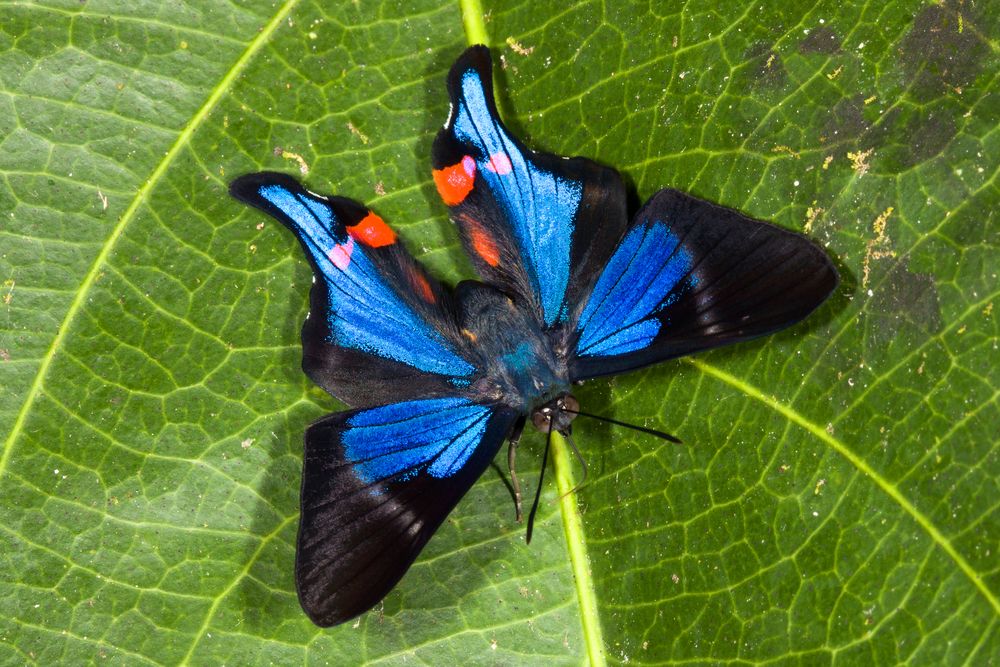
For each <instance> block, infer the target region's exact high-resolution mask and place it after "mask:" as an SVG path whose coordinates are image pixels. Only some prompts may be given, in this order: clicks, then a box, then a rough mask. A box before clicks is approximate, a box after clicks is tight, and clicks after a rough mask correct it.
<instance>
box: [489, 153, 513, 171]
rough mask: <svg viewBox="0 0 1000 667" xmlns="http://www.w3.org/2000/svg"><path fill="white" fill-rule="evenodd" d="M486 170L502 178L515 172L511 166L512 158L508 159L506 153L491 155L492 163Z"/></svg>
mask: <svg viewBox="0 0 1000 667" xmlns="http://www.w3.org/2000/svg"><path fill="white" fill-rule="evenodd" d="M486 168H487V169H489V170H490V171H492V172H493V173H494V174H499V175H500V176H505V175H506V174H509V173H510V172H511V170H513V167H512V166H511V164H510V158H509V157H507V154H506V153H494V154H493V155H491V156H490V162H489V164H487V165H486Z"/></svg>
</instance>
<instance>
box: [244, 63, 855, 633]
mask: <svg viewBox="0 0 1000 667" xmlns="http://www.w3.org/2000/svg"><path fill="white" fill-rule="evenodd" d="M491 66H492V63H491V59H490V54H489V50H488V49H487V48H486V47H484V46H474V47H472V48H470V49H468V50H467V51H466V52H465V53H464V54H462V56H461V57H459V59H458V61H457V62H456V63H455V65H454V66H453V67H452V69H451V72H450V74H449V77H448V90H449V93H450V95H451V113H450V116H449V118H448V122H447V123H446V124H445V127H444V129H443V130H441V132H440V133H439V134H438V136H437V138H436V140H435V142H434V148H433V165H434V170H433V177H434V183H435V184H436V186H437V189H438V192H439V193H440V195H441V197H442V199H443V200H444V202H445V204H447V206H448V207H449V209H450V213H451V218H452V220H453V221H454V222H455V223H456V224H457V225H458V228H459V230H460V233H461V237H462V241H463V244H464V247H465V250H466V251H467V253H468V254H469V257H470V258H471V259H472V262H473V264H474V265H475V268H476V269H477V271H478V273H479V275H480V276H481V277H482V279H483V281H482V282H480V281H471V280H470V281H464V282H461V283H459V284H458V286H457V287H456V288H454V290H452V289H449V288H447V287H446V286H444V285H442V284H441V283H440V282H438V281H437V280H435V279H434V277H433V276H431V275H430V274H429V273H428V272H427V271H426V270H425V269H424V267H423V266H421V265H420V263H419V262H417V261H416V260H415V259H414V258H413V256H412V255H410V254H409V253H408V252H407V251H406V249H405V248H404V247H403V246H402V244H401V243H400V242H399V239H398V238H397V237H396V234H395V233H394V232H393V230H392V229H391V228H390V227H389V226H388V225H386V223H385V222H384V221H383V220H382V219H381V218H379V217H378V216H377V215H376V214H375V213H373V212H372V211H370V210H369V209H367V208H366V207H365V206H363V205H361V204H358V203H357V202H354V201H351V200H349V199H344V198H340V197H325V196H322V195H318V194H315V193H313V192H310V191H308V190H306V189H304V188H303V187H302V186H301V185H300V184H299V183H298V182H297V181H295V180H294V179H292V178H290V177H288V176H285V175H282V174H277V173H269V172H264V173H256V174H248V175H246V176H242V177H240V178H238V179H236V180H235V181H234V182H233V183H232V185H231V188H230V192H231V194H232V195H233V196H234V197H236V198H237V199H239V200H240V201H243V202H246V203H248V204H250V205H252V206H255V207H257V208H259V209H261V210H263V211H265V212H266V213H268V214H270V215H272V216H274V217H275V218H277V219H278V220H279V221H281V222H282V223H283V224H284V225H285V226H286V227H288V228H289V229H290V230H291V231H292V232H293V233H294V234H295V235H296V237H297V238H298V239H299V241H300V242H301V244H302V247H303V248H304V249H305V252H306V256H307V258H308V259H309V262H310V263H311V264H312V268H313V271H314V272H315V280H314V282H313V287H312V290H311V292H310V314H309V316H308V318H307V319H306V322H305V324H304V326H303V328H302V368H303V370H304V371H305V373H306V374H307V375H308V376H309V377H310V378H311V379H312V380H313V381H314V382H315V383H316V384H318V385H319V386H321V387H322V388H323V389H325V390H326V391H328V392H329V393H330V394H332V395H333V396H335V397H336V398H338V399H340V400H341V401H343V402H344V403H346V404H348V405H350V406H353V409H351V410H347V411H344V412H339V413H336V414H331V415H328V416H326V417H324V418H322V419H320V420H319V421H317V422H316V423H314V424H312V425H311V426H310V427H309V428H308V430H307V431H306V435H305V457H304V466H303V479H302V506H301V510H302V514H301V519H300V525H299V534H298V545H297V551H296V564H295V579H296V587H297V589H298V594H299V600H300V602H301V603H302V607H303V609H304V610H305V612H306V613H307V614H308V615H309V617H310V618H311V619H312V620H313V621H314V622H315V623H316V624H317V625H320V626H329V625H335V624H337V623H343V622H344V621H347V620H349V619H351V618H353V617H355V616H357V615H359V614H361V613H363V612H365V611H367V610H368V609H370V608H371V607H373V606H374V605H375V604H377V603H378V602H379V601H380V600H381V599H382V598H383V597H384V596H385V595H386V594H387V593H388V592H389V590H390V589H392V587H393V586H394V585H395V584H396V583H397V582H398V581H399V580H400V578H401V577H402V576H403V574H404V573H405V572H406V570H407V569H408V568H409V566H410V564H411V563H412V562H413V560H414V559H415V558H416V557H417V554H419V552H420V550H421V549H422V548H423V546H424V545H425V544H426V543H427V540H428V539H430V537H431V535H432V534H433V533H434V531H435V530H436V529H437V528H438V526H440V525H441V523H442V521H444V519H445V517H446V516H447V515H448V513H449V512H450V511H451V510H452V508H453V507H454V506H455V505H456V503H458V501H459V499H461V497H462V496H463V495H465V493H466V491H468V489H469V488H470V487H471V486H472V484H473V482H475V480H476V479H477V478H478V477H479V476H480V475H481V474H482V472H483V471H484V470H485V469H486V467H487V466H488V465H489V464H490V462H491V461H493V459H494V457H495V455H496V454H497V452H498V451H499V449H500V447H501V446H502V444H503V443H504V442H505V441H507V440H509V441H511V445H512V447H513V446H514V445H516V442H517V440H518V438H519V436H520V433H521V429H522V428H523V427H524V425H525V423H526V421H527V420H528V419H529V418H530V419H531V420H532V422H533V423H534V424H535V425H536V426H538V427H539V428H540V429H541V430H542V431H548V432H551V431H553V430H555V431H558V432H561V433H567V434H568V432H569V430H570V423H571V422H572V420H573V418H574V417H575V416H576V415H577V414H581V413H580V411H579V404H578V403H577V402H576V400H575V399H574V398H573V396H572V395H571V394H570V387H571V386H572V385H573V384H574V383H579V382H581V381H584V380H589V379H591V378H595V377H599V376H603V375H612V374H615V373H622V372H625V371H630V370H634V369H637V368H641V367H643V366H647V365H649V364H653V363H657V362H660V361H663V360H665V359H671V358H674V357H679V356H681V355H686V354H691V353H693V352H698V351H701V350H707V349H709V348H713V347H717V346H720V345H725V344H728V343H735V342H738V341H743V340H748V339H751V338H755V337H757V336H762V335H764V334H768V333H771V332H774V331H777V330H779V329H782V328H784V327H787V326H789V325H791V324H793V323H795V322H797V321H799V320H801V319H802V318H803V317H805V316H806V315H807V314H809V313H810V312H811V311H812V310H814V309H815V308H816V307H817V306H818V305H819V304H820V303H822V302H823V301H824V300H825V299H826V298H827V296H829V294H830V293H831V292H832V291H833V289H834V287H835V286H836V285H837V281H838V277H837V272H836V270H835V269H834V267H833V264H832V263H831V262H830V260H829V258H828V257H827V255H826V254H825V253H824V252H823V251H822V250H821V249H819V248H818V247H817V246H815V245H814V244H813V243H811V242H810V241H809V240H807V239H806V238H804V237H802V236H800V235H798V234H794V233H792V232H789V231H785V230H783V229H780V228H778V227H775V226H773V225H770V224H767V223H764V222H760V221H757V220H753V219H751V218H748V217H745V216H743V215H741V214H740V213H737V212H736V211H733V210H730V209H727V208H722V207H719V206H716V205H714V204H710V203H708V202H706V201H702V200H700V199H697V198H695V197H692V196H690V195H686V194H683V193H681V192H678V191H676V190H661V191H660V192H658V193H656V194H655V195H653V197H652V198H651V199H650V200H649V201H648V202H646V204H645V205H644V206H643V207H642V208H641V209H640V210H639V211H638V213H637V214H636V215H635V217H634V218H633V219H632V221H631V222H629V219H628V216H627V212H626V193H625V186H624V184H623V182H622V179H621V177H620V176H619V174H618V172H616V171H615V170H613V169H610V168H607V167H604V166H601V165H599V164H597V163H595V162H592V161H590V160H587V159H583V158H569V159H567V158H562V157H559V156H555V155H549V154H546V153H538V152H535V151H532V150H529V149H528V148H526V147H525V146H524V145H523V144H522V143H521V142H520V141H519V140H518V139H517V138H516V137H514V136H512V135H511V134H510V133H509V132H508V130H507V129H506V128H505V127H504V125H503V123H501V122H500V118H499V115H498V113H497V108H496V104H495V102H494V99H493V89H492V82H491ZM514 479H516V478H514ZM512 481H513V480H512ZM518 514H519V515H520V503H519V497H518Z"/></svg>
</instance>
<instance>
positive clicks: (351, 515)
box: [295, 397, 517, 626]
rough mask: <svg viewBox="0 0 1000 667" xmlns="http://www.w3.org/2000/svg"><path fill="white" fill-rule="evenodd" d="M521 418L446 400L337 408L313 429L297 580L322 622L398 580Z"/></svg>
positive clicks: (308, 607)
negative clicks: (345, 408) (342, 409)
mask: <svg viewBox="0 0 1000 667" xmlns="http://www.w3.org/2000/svg"><path fill="white" fill-rule="evenodd" d="M516 417H517V415H516V414H515V413H513V412H511V411H509V410H507V409H506V408H502V407H492V406H487V405H481V404H477V403H474V402H472V401H470V400H468V399H465V398H459V397H446V398H434V399H422V400H415V401H407V402H403V403H395V404H390V405H386V406H382V407H377V408H370V409H365V410H354V411H349V412H341V413H337V414H333V415H329V416H328V417H325V418H323V419H321V420H320V421H318V422H316V423H315V424H313V425H312V426H311V427H310V428H309V430H308V431H307V432H306V453H305V461H304V469H303V476H302V513H301V518H300V523H299V536H298V546H297V549H296V563H295V582H296V587H297V589H298V593H299V601H300V602H301V603H302V607H303V609H304V610H305V611H306V613H307V614H308V615H309V617H310V618H311V619H312V620H313V621H314V622H315V623H316V624H317V625H321V626H329V625H336V624H337V623H343V622H344V621H346V620H349V619H351V618H353V617H355V616H357V615H358V614H361V613H364V612H365V611H367V610H368V609H370V608H371V607H372V606H374V605H375V604H377V603H378V602H379V600H381V599H382V598H383V597H384V596H385V595H386V593H388V592H389V590H390V589H391V588H392V587H393V586H395V585H396V582H398V581H399V580H400V578H401V577H402V576H403V574H405V572H406V570H407V569H408V568H409V567H410V564H411V563H412V562H413V560H414V559H415V558H416V557H417V554H419V553H420V550H421V549H422V548H423V547H424V545H425V544H426V543H427V540H429V539H430V537H431V535H433V534H434V531H435V530H437V528H438V526H439V525H441V522H442V521H444V519H445V517H446V516H447V515H448V513H449V512H451V510H452V508H453V507H454V506H455V505H456V503H458V501H459V499H461V497H462V496H463V495H465V492H466V491H468V490H469V487H470V486H472V483H473V482H474V481H475V480H476V479H477V478H478V477H479V476H480V475H481V474H482V472H483V470H484V469H485V468H486V466H488V465H489V463H490V461H492V460H493V457H494V455H495V454H496V452H497V450H498V449H499V447H500V445H501V444H502V443H503V440H504V439H505V438H506V436H507V434H508V433H509V432H510V429H511V426H512V425H513V423H514V421H515V419H516Z"/></svg>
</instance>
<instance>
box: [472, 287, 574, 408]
mask: <svg viewBox="0 0 1000 667" xmlns="http://www.w3.org/2000/svg"><path fill="white" fill-rule="evenodd" d="M456 294H457V297H458V299H457V300H458V303H459V304H460V305H459V323H460V326H461V331H462V334H463V336H465V338H466V340H467V348H468V351H469V352H468V353H469V355H470V356H472V357H474V358H475V359H476V367H477V368H478V369H481V373H480V374H479V377H478V379H476V380H474V381H473V382H472V383H471V385H470V389H471V390H472V391H473V392H474V393H475V394H476V395H477V396H478V397H479V398H481V399H484V400H488V401H497V402H501V403H504V404H505V405H507V406H509V407H510V408H512V409H514V410H517V411H518V412H520V413H523V414H526V413H528V412H530V411H532V410H533V409H535V408H537V407H538V406H540V405H542V404H544V403H547V402H548V401H550V400H552V399H553V398H554V397H555V396H556V395H558V394H559V393H562V392H564V391H566V390H568V388H569V372H568V367H567V361H566V356H565V355H560V354H559V351H558V349H557V347H556V346H555V345H553V340H552V339H553V335H552V332H550V331H545V330H543V329H542V327H541V326H540V325H539V323H538V322H537V321H536V320H535V319H534V318H533V317H532V315H531V313H530V312H527V311H526V310H525V309H524V308H523V307H521V306H519V304H518V303H517V302H516V301H515V300H514V299H512V298H511V297H510V296H508V295H507V294H504V293H503V292H501V291H500V290H498V289H496V288H494V287H492V286H490V285H486V284H484V283H480V282H476V281H465V282H463V283H460V284H459V286H458V289H457V290H456Z"/></svg>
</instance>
